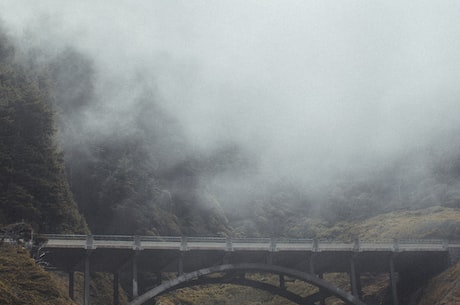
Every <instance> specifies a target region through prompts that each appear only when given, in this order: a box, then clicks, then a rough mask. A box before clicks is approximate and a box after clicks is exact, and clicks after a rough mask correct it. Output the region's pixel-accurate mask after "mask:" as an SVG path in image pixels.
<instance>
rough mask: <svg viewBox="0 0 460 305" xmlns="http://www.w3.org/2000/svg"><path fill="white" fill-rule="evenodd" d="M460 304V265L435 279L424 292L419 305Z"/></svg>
mask: <svg viewBox="0 0 460 305" xmlns="http://www.w3.org/2000/svg"><path fill="white" fill-rule="evenodd" d="M457 304H460V263H457V264H456V265H455V266H453V267H451V268H449V269H448V270H446V271H444V272H443V273H441V274H440V275H438V276H436V277H435V278H433V279H432V280H431V281H430V282H429V283H428V285H427V286H426V287H424V289H423V290H422V294H421V298H420V302H419V303H418V305H457Z"/></svg>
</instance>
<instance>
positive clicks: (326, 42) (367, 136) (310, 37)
mask: <svg viewBox="0 0 460 305" xmlns="http://www.w3.org/2000/svg"><path fill="white" fill-rule="evenodd" d="M0 16H1V19H2V20H3V23H4V24H5V27H6V28H7V30H8V32H9V34H10V35H11V36H13V37H16V38H17V39H18V41H19V44H20V45H22V46H24V47H26V48H32V47H38V48H42V49H46V50H47V52H48V53H49V54H53V53H55V54H58V53H59V52H60V51H61V50H62V49H64V48H66V47H68V46H71V47H73V48H75V49H77V50H78V51H80V52H82V53H83V54H86V55H87V56H88V57H89V58H90V59H91V60H92V61H93V63H94V66H95V91H96V95H97V99H99V100H100V101H102V102H103V104H104V109H105V111H104V112H103V113H101V112H99V113H96V112H95V111H93V110H94V109H92V108H88V110H87V111H86V113H85V115H84V116H83V117H84V122H82V125H84V126H86V127H85V128H87V131H86V134H100V135H101V136H104V134H106V133H107V131H108V130H111V129H112V128H114V126H118V128H119V127H120V125H121V126H123V128H121V129H123V130H125V131H126V133H127V134H129V129H130V127H131V126H132V123H133V122H132V121H133V120H135V116H134V114H135V113H136V109H134V107H137V106H138V104H137V103H136V102H135V101H136V100H137V99H138V98H139V96H140V95H145V94H146V92H147V93H148V94H150V95H151V98H152V100H154V101H155V103H159V104H160V105H161V108H162V109H163V110H164V111H165V112H166V113H168V115H170V116H172V117H173V118H174V119H175V120H177V122H178V124H179V126H180V127H181V130H182V131H183V133H184V136H185V138H186V139H187V141H188V143H189V145H190V146H189V148H191V149H192V150H193V152H194V153H197V152H198V153H206V152H207V151H212V150H216V149H218V148H219V147H221V146H223V145H226V144H229V143H230V144H236V145H237V146H238V147H240V148H241V149H242V150H243V151H245V152H247V153H248V154H249V155H250V156H251V158H253V161H254V163H255V164H257V166H256V168H257V169H256V170H255V171H253V172H252V174H251V175H249V174H248V175H246V176H244V179H243V178H241V177H239V178H238V179H237V180H238V181H232V180H234V179H233V177H234V176H232V175H226V176H225V175H224V176H222V177H214V178H213V179H214V180H213V183H214V185H218V184H219V183H222V184H224V185H226V186H230V185H233V186H234V187H236V188H238V187H242V185H245V187H248V185H249V186H250V185H252V184H251V183H250V182H249V181H252V182H254V181H260V180H269V181H270V180H276V179H287V180H289V181H296V183H298V184H299V186H301V187H302V188H310V187H312V185H313V184H328V183H330V180H331V179H333V177H335V176H337V175H339V173H341V172H343V171H348V172H351V173H353V175H360V174H361V173H364V172H366V173H368V172H371V171H372V170H373V169H374V168H375V166H376V165H377V164H378V165H379V166H383V165H382V164H387V163H389V162H391V161H393V160H396V159H398V158H400V157H401V156H405V155H409V154H412V153H414V152H417V151H426V150H429V149H431V148H432V147H433V146H439V145H444V144H447V143H449V142H450V139H451V137H452V135H453V134H454V133H455V132H457V131H458V128H459V127H460V123H459V122H460V121H459V120H458V118H459V117H460V86H459V85H458V80H459V79H460V55H459V54H460V40H459V37H460V23H459V22H458V17H459V16H460V3H459V2H458V1H453V0H452V1H442V2H433V1H407V2H406V1H404V2H401V1H372V2H368V1H347V2H343V1H256V0H253V1H247V0H244V1H186V0H183V1H170V0H168V1H108V0H107V1H57V0H54V1H51V0H41V1H21V0H19V1H18V0H11V1H10V0H0ZM99 107H100V106H99ZM133 132H135V131H133ZM84 134H85V133H84ZM421 162H423V161H421ZM245 179H247V180H245ZM221 187H222V186H221Z"/></svg>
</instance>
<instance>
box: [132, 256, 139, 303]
mask: <svg viewBox="0 0 460 305" xmlns="http://www.w3.org/2000/svg"><path fill="white" fill-rule="evenodd" d="M138 254H139V253H138V251H134V255H133V259H132V286H133V287H132V288H133V291H132V297H133V299H134V298H137V297H138V296H139V287H138V272H137V256H138Z"/></svg>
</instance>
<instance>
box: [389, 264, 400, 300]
mask: <svg viewBox="0 0 460 305" xmlns="http://www.w3.org/2000/svg"><path fill="white" fill-rule="evenodd" d="M390 283H391V294H392V298H393V305H399V300H398V290H397V289H398V287H397V278H396V272H395V265H394V258H393V255H390Z"/></svg>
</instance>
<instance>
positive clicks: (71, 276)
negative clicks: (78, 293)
mask: <svg viewBox="0 0 460 305" xmlns="http://www.w3.org/2000/svg"><path fill="white" fill-rule="evenodd" d="M74 287H75V277H74V272H73V271H69V298H70V299H72V300H74V301H75V295H74V291H75V289H74Z"/></svg>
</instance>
